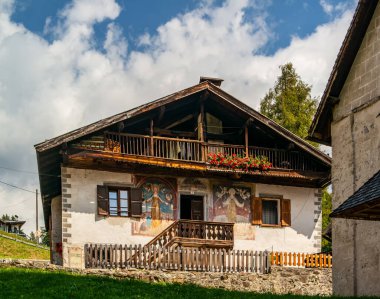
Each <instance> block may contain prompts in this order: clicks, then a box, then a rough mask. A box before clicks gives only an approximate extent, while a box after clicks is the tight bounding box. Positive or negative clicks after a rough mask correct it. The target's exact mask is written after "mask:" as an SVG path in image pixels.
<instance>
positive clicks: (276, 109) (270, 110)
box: [260, 62, 317, 146]
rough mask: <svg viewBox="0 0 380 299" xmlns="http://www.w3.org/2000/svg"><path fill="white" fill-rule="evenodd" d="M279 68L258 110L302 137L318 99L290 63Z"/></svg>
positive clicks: (306, 130) (308, 125)
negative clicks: (277, 74)
mask: <svg viewBox="0 0 380 299" xmlns="http://www.w3.org/2000/svg"><path fill="white" fill-rule="evenodd" d="M279 68H280V70H281V75H280V76H279V77H278V78H277V81H276V83H275V86H274V87H273V88H271V89H269V91H268V93H267V94H266V95H265V97H264V98H263V99H262V100H261V103H260V112H261V113H262V114H264V115H266V116H267V117H269V118H271V119H272V120H274V121H275V122H276V123H278V124H280V125H281V126H283V127H284V128H286V129H288V130H289V131H291V132H292V133H294V134H296V135H297V136H299V137H301V138H305V137H306V136H307V133H308V129H309V127H310V124H311V122H312V120H313V116H314V114H315V111H316V109H317V99H316V98H313V97H311V94H310V92H311V86H310V85H308V84H306V83H305V82H303V81H302V80H301V78H300V76H299V75H298V74H297V73H296V70H295V69H294V67H293V65H292V63H290V62H289V63H287V64H285V65H281V66H280V67H279ZM313 145H314V146H316V144H313Z"/></svg>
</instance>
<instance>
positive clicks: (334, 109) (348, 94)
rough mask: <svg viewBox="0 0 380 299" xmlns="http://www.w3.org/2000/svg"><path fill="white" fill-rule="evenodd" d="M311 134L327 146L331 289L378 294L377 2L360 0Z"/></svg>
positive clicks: (379, 34) (379, 7)
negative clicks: (330, 194)
mask: <svg viewBox="0 0 380 299" xmlns="http://www.w3.org/2000/svg"><path fill="white" fill-rule="evenodd" d="M309 134H310V139H311V140H314V141H317V142H320V143H323V144H326V145H331V146H332V156H333V162H332V188H333V210H334V211H333V213H332V214H331V217H333V218H332V244H333V292H334V294H337V295H346V296H347V295H351V296H353V295H355V296H356V295H380V284H379V278H380V221H379V220H380V174H379V170H380V5H379V3H378V1H377V0H371V1H369V0H367V1H364V0H362V1H359V4H358V6H357V9H356V11H355V14H354V17H353V20H352V22H351V25H350V27H349V29H348V32H347V35H346V37H345V39H344V42H343V45H342V47H341V49H340V52H339V54H338V57H337V60H336V62H335V65H334V67H333V70H332V72H331V75H330V78H329V81H328V84H327V87H326V90H325V92H324V94H323V97H322V100H321V102H320V105H319V108H318V111H317V114H316V115H315V118H314V121H313V124H312V126H311V128H310V132H309Z"/></svg>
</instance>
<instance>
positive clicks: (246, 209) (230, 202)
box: [209, 185, 255, 240]
mask: <svg viewBox="0 0 380 299" xmlns="http://www.w3.org/2000/svg"><path fill="white" fill-rule="evenodd" d="M250 198H251V188H249V187H236V186H223V185H214V187H213V198H212V203H211V205H209V216H210V219H211V221H216V222H233V223H235V225H234V236H235V238H236V239H239V240H254V239H255V228H254V227H253V226H252V225H251V223H250V210H251V209H250V205H251V202H250Z"/></svg>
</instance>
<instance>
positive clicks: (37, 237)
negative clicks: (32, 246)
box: [36, 189, 39, 243]
mask: <svg viewBox="0 0 380 299" xmlns="http://www.w3.org/2000/svg"><path fill="white" fill-rule="evenodd" d="M36 239H37V243H39V242H38V240H39V236H38V189H36Z"/></svg>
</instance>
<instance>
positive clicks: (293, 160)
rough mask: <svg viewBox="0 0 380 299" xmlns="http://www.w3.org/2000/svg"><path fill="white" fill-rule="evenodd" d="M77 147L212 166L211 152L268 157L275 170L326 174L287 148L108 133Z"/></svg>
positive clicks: (309, 159) (305, 156)
mask: <svg viewBox="0 0 380 299" xmlns="http://www.w3.org/2000/svg"><path fill="white" fill-rule="evenodd" d="M73 147H74V148H79V149H85V150H91V151H97V152H103V153H108V154H110V153H113V154H121V155H125V156H135V157H147V158H160V159H164V160H171V161H177V162H181V161H183V162H196V163H201V164H208V158H207V155H208V153H218V152H221V153H224V154H226V155H233V154H236V155H239V156H242V157H244V156H246V155H248V156H253V157H255V156H265V157H267V158H268V160H269V162H271V163H272V169H275V170H294V171H307V172H319V171H323V170H321V169H320V166H318V163H316V161H315V159H313V158H311V157H310V156H307V155H305V154H303V153H301V152H299V151H289V150H283V149H274V148H265V147H256V146H244V145H231V144H218V143H210V142H201V141H198V140H191V139H179V138H168V137H160V136H146V135H137V134H125V133H114V132H105V133H104V136H100V137H93V138H92V139H90V140H84V141H81V142H80V143H77V144H74V145H73Z"/></svg>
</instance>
